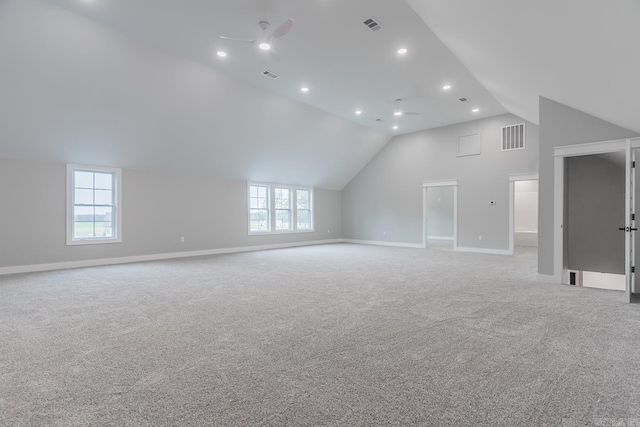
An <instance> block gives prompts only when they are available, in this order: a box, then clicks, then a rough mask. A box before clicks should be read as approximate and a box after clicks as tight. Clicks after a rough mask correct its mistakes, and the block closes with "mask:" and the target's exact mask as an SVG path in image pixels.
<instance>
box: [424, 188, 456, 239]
mask: <svg viewBox="0 0 640 427" xmlns="http://www.w3.org/2000/svg"><path fill="white" fill-rule="evenodd" d="M427 224H428V225H427V234H428V236H429V237H453V187H431V188H429V189H427Z"/></svg>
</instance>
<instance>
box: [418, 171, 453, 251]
mask: <svg viewBox="0 0 640 427" xmlns="http://www.w3.org/2000/svg"><path fill="white" fill-rule="evenodd" d="M431 187H453V250H454V251H455V250H457V249H458V180H457V179H445V180H440V181H424V182H423V183H422V246H423V247H424V248H426V247H427V208H428V206H427V190H428V189H429V188H431Z"/></svg>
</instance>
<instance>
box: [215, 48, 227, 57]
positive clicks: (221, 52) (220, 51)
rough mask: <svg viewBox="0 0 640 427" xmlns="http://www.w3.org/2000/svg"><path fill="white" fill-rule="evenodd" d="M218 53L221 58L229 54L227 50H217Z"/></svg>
mask: <svg viewBox="0 0 640 427" xmlns="http://www.w3.org/2000/svg"><path fill="white" fill-rule="evenodd" d="M216 55H218V56H219V57H220V58H224V57H225V56H227V52H224V51H222V50H219V51H217V52H216Z"/></svg>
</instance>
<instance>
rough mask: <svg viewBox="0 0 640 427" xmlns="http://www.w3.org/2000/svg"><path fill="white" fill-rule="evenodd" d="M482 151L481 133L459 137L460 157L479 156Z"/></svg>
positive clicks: (458, 153)
mask: <svg viewBox="0 0 640 427" xmlns="http://www.w3.org/2000/svg"><path fill="white" fill-rule="evenodd" d="M481 151H482V139H481V138H480V134H479V133H474V134H472V135H464V136H459V137H458V152H457V156H458V157H464V156H477V155H479V154H480V153H481Z"/></svg>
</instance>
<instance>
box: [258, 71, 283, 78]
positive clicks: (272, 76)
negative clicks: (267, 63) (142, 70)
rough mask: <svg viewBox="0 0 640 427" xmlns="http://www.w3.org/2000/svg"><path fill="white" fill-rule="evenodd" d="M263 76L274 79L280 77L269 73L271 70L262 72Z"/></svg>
mask: <svg viewBox="0 0 640 427" xmlns="http://www.w3.org/2000/svg"><path fill="white" fill-rule="evenodd" d="M262 75H263V76H265V77H271V78H272V79H277V78H278V77H280V76H279V75H277V74H275V73H272V72H271V71H269V70H264V71H263V72H262Z"/></svg>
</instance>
